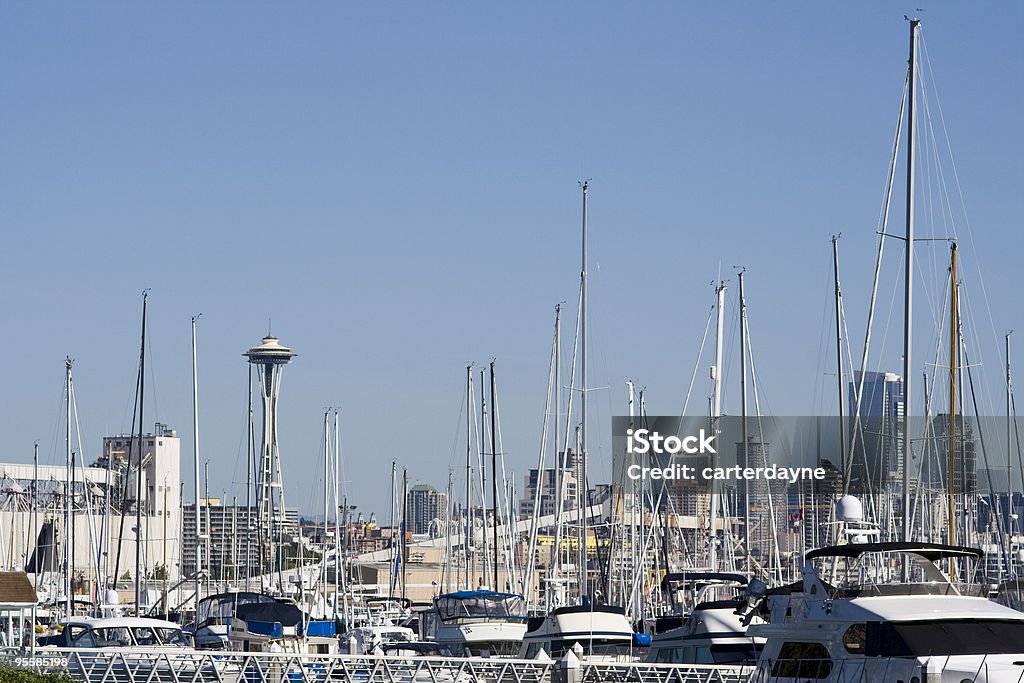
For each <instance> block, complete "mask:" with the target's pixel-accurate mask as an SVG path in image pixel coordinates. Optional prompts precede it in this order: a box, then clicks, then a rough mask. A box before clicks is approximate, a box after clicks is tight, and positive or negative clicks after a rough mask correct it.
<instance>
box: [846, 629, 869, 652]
mask: <svg viewBox="0 0 1024 683" xmlns="http://www.w3.org/2000/svg"><path fill="white" fill-rule="evenodd" d="M867 639H868V625H867V624H853V625H852V626H850V628H848V629H846V633H844V634H843V647H845V648H846V651H847V652H849V653H851V654H864V645H865V644H866V643H867Z"/></svg>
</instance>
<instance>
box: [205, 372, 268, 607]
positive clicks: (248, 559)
mask: <svg viewBox="0 0 1024 683" xmlns="http://www.w3.org/2000/svg"><path fill="white" fill-rule="evenodd" d="M247 370H248V372H249V402H248V403H247V404H246V414H245V420H246V425H245V430H246V432H245V433H246V435H245V441H246V443H245V450H246V453H245V460H246V462H245V529H246V531H245V590H250V588H249V583H250V581H251V579H252V489H253V482H252V473H253V469H254V468H253V458H254V457H255V456H256V444H255V440H256V435H255V433H254V432H253V425H252V365H249V366H248V368H247ZM198 526H199V463H198V462H197V463H196V528H198ZM256 536H257V537H258V538H262V536H261V535H260V533H259V530H257V531H256ZM196 554H197V555H198V554H199V536H198V534H197V535H196ZM260 557H261V558H262V557H263V553H262V552H260ZM197 562H198V561H197ZM260 573H261V574H262V573H263V572H262V571H261V572H260ZM197 580H198V579H197ZM196 595H198V593H197V594H196Z"/></svg>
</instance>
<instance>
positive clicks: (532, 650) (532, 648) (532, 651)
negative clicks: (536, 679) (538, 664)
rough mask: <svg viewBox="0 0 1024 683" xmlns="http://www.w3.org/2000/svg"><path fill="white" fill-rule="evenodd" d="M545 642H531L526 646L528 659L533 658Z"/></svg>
mask: <svg viewBox="0 0 1024 683" xmlns="http://www.w3.org/2000/svg"><path fill="white" fill-rule="evenodd" d="M541 645H543V643H530V644H529V646H527V648H526V659H533V658H534V657H536V656H537V653H538V652H540V649H541Z"/></svg>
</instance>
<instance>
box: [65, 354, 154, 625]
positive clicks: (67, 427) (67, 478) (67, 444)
mask: <svg viewBox="0 0 1024 683" xmlns="http://www.w3.org/2000/svg"><path fill="white" fill-rule="evenodd" d="M73 363H74V361H72V360H71V357H70V356H68V357H66V358H65V359H64V391H65V396H64V399H65V408H66V410H65V415H64V418H65V420H64V447H65V450H64V454H65V461H64V613H65V617H66V618H67V619H70V618H71V616H72V612H71V606H72V604H71V603H72V601H71V571H72V569H73V567H72V566H71V524H72V522H71V390H72V387H71V366H72V364H73ZM136 609H137V608H136Z"/></svg>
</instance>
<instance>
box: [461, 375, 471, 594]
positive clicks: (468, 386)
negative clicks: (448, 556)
mask: <svg viewBox="0 0 1024 683" xmlns="http://www.w3.org/2000/svg"><path fill="white" fill-rule="evenodd" d="M472 451H473V364H472V363H467V364H466V509H465V511H464V512H463V514H462V521H463V523H464V524H465V525H466V540H465V543H466V547H465V553H464V554H465V557H466V573H465V576H466V581H465V584H464V586H465V588H466V590H471V589H472V588H473V579H472V577H471V576H470V574H469V553H470V548H471V547H472V546H473V514H472V509H473V504H472V501H473V459H472Z"/></svg>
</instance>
